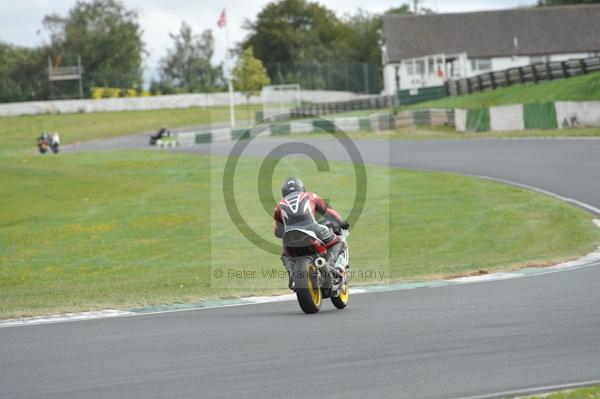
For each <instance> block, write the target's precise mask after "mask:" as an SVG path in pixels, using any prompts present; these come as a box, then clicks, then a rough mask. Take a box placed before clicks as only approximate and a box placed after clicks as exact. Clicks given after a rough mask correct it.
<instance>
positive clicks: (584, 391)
mask: <svg viewBox="0 0 600 399" xmlns="http://www.w3.org/2000/svg"><path fill="white" fill-rule="evenodd" d="M527 398H529V399H542V398H543V399H600V385H596V386H593V387H584V388H577V389H573V390H568V391H561V392H555V393H551V394H545V395H534V396H528V397H527Z"/></svg>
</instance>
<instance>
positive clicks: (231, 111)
mask: <svg viewBox="0 0 600 399" xmlns="http://www.w3.org/2000/svg"><path fill="white" fill-rule="evenodd" d="M224 12H225V63H226V65H227V66H226V68H229V66H230V65H229V64H231V59H230V56H229V24H228V21H227V8H225V9H224ZM227 75H228V79H227V86H228V87H229V124H230V125H231V128H234V127H235V104H234V99H233V82H232V75H233V71H232V69H231V68H229V70H228V71H227Z"/></svg>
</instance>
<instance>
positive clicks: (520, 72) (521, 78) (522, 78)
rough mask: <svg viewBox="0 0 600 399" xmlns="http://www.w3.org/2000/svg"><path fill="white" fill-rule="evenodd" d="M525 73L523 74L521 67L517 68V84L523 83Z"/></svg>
mask: <svg viewBox="0 0 600 399" xmlns="http://www.w3.org/2000/svg"><path fill="white" fill-rule="evenodd" d="M524 77H525V73H524V72H523V67H519V83H524Z"/></svg>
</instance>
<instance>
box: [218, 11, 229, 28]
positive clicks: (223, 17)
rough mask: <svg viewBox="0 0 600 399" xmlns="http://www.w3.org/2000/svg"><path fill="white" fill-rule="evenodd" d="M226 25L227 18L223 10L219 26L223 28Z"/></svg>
mask: <svg viewBox="0 0 600 399" xmlns="http://www.w3.org/2000/svg"><path fill="white" fill-rule="evenodd" d="M226 24H227V17H226V16H225V9H223V11H222V12H221V16H220V17H219V20H218V21H217V26H218V27H219V28H222V27H224V26H225V25H226Z"/></svg>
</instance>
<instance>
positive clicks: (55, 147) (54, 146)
mask: <svg viewBox="0 0 600 399" xmlns="http://www.w3.org/2000/svg"><path fill="white" fill-rule="evenodd" d="M50 149H51V150H52V152H53V153H55V154H58V153H59V151H60V140H59V139H57V138H54V137H52V138H51V139H50Z"/></svg>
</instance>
